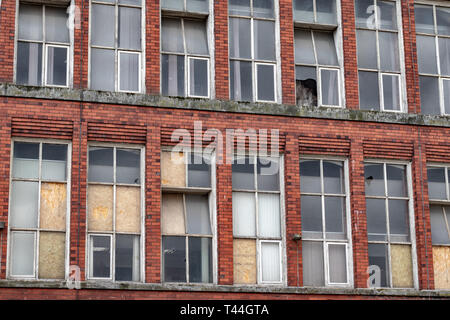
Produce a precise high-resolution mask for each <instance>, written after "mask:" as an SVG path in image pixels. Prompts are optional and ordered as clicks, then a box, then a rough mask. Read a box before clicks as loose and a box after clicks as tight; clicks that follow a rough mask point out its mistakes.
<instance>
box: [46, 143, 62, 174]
mask: <svg viewBox="0 0 450 320" xmlns="http://www.w3.org/2000/svg"><path fill="white" fill-rule="evenodd" d="M66 167H67V145H65V144H48V143H43V144H42V168H41V170H42V179H43V180H57V181H65V180H66Z"/></svg>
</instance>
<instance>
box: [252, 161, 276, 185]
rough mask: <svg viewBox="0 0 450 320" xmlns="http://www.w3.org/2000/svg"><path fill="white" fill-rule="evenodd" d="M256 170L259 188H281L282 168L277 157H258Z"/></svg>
mask: <svg viewBox="0 0 450 320" xmlns="http://www.w3.org/2000/svg"><path fill="white" fill-rule="evenodd" d="M256 172H257V174H258V190H264V191H278V190H280V176H279V174H280V168H279V164H278V160H277V159H275V158H262V157H258V159H257V165H256Z"/></svg>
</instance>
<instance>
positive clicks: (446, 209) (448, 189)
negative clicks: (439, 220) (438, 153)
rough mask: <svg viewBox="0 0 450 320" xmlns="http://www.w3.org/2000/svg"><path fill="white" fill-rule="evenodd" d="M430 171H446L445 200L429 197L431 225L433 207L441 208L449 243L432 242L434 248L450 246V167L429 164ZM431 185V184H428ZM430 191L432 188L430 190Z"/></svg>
mask: <svg viewBox="0 0 450 320" xmlns="http://www.w3.org/2000/svg"><path fill="white" fill-rule="evenodd" d="M430 169H443V170H444V183H445V198H441V199H439V198H432V197H431V195H429V203H430V224H431V223H432V221H431V220H432V219H431V207H439V208H440V209H441V211H442V215H443V221H444V222H445V227H444V229H445V230H446V231H447V234H448V240H447V242H437V241H436V240H435V241H432V243H433V246H447V247H448V246H450V220H449V219H448V217H450V185H449V183H450V176H449V174H450V167H449V166H448V164H441V163H429V164H427V170H430ZM428 183H429V182H428ZM428 190H430V188H428ZM433 229H434V228H433V227H431V235H432V236H433Z"/></svg>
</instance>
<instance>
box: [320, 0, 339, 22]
mask: <svg viewBox="0 0 450 320" xmlns="http://www.w3.org/2000/svg"><path fill="white" fill-rule="evenodd" d="M316 10H317V22H318V23H325V24H336V0H316Z"/></svg>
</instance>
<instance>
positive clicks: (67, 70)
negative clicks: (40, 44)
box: [42, 44, 69, 88]
mask: <svg viewBox="0 0 450 320" xmlns="http://www.w3.org/2000/svg"><path fill="white" fill-rule="evenodd" d="M49 47H53V48H64V49H66V61H67V62H66V85H55V84H49V83H47V80H48V78H47V68H48V48H49ZM44 52H45V58H44V59H45V61H46V64H45V70H43V72H42V73H43V74H44V79H45V80H44V84H45V86H46V87H62V88H67V87H68V84H69V46H62V45H55V44H45V49H44Z"/></svg>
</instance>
